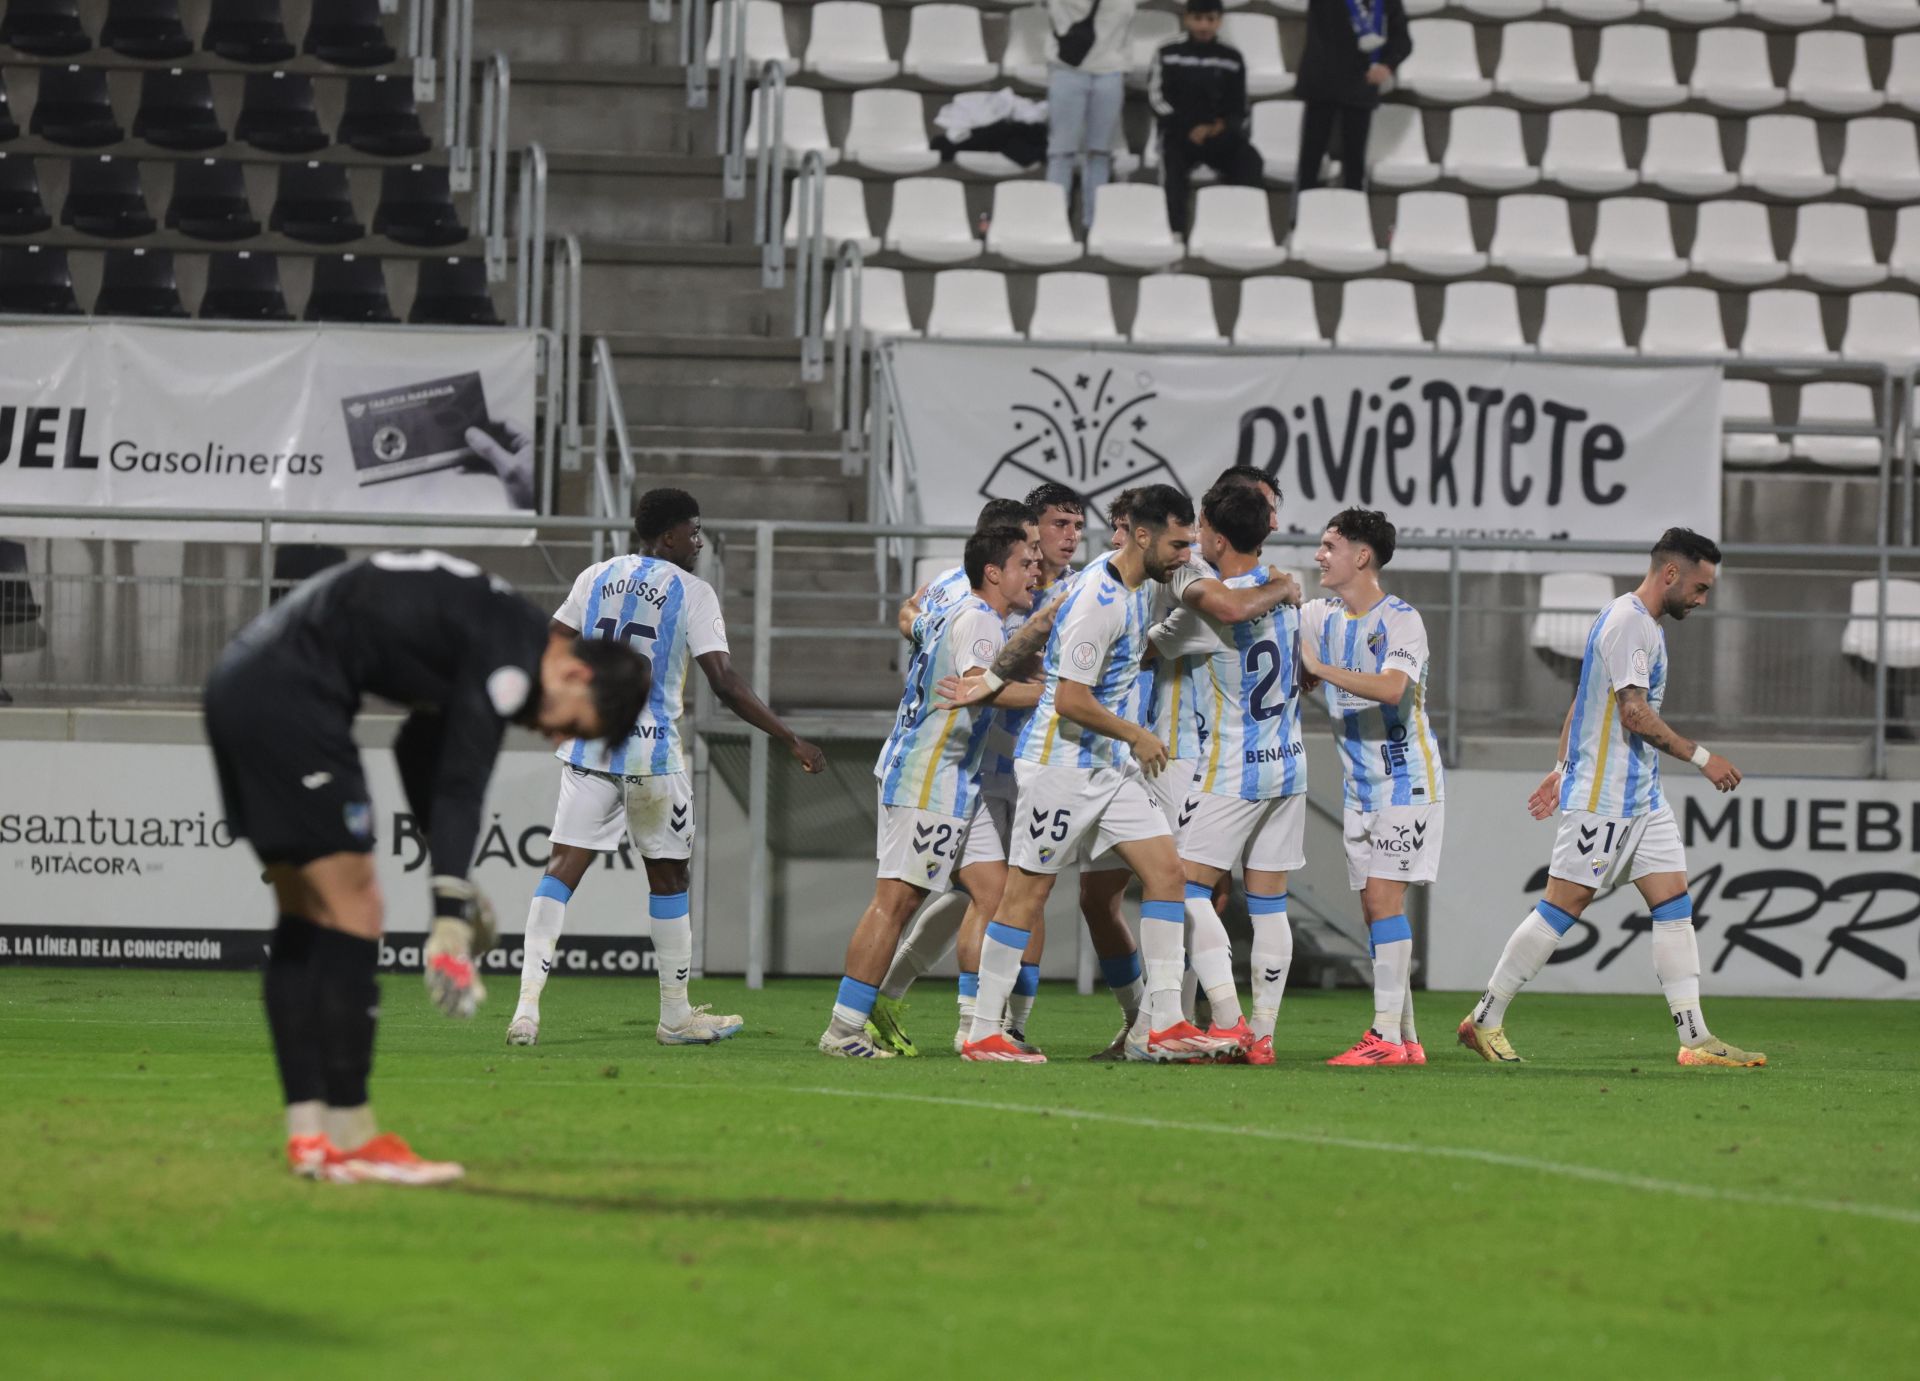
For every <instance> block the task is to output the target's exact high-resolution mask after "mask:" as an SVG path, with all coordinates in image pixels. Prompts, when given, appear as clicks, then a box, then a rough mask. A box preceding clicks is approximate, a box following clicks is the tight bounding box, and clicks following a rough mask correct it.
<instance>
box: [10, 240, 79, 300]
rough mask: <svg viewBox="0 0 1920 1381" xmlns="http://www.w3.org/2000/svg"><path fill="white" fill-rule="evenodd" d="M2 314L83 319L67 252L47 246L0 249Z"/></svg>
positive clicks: (11, 246)
mask: <svg viewBox="0 0 1920 1381" xmlns="http://www.w3.org/2000/svg"><path fill="white" fill-rule="evenodd" d="M0 312H10V313H11V312H18V313H20V314H21V315H23V316H79V315H80V299H79V298H77V297H75V296H74V295H73V272H72V270H71V269H69V268H68V267H67V252H66V251H65V250H64V249H49V248H47V247H45V246H43V245H4V246H0Z"/></svg>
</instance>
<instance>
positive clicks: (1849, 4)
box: [1837, 0, 1920, 29]
mask: <svg viewBox="0 0 1920 1381" xmlns="http://www.w3.org/2000/svg"><path fill="white" fill-rule="evenodd" d="M1837 11H1838V13H1839V15H1840V17H1841V18H1842V19H1851V20H1852V21H1853V22H1854V23H1856V24H1859V25H1861V26H1862V27H1864V28H1868V29H1912V28H1917V27H1920V0H1840V3H1839V5H1838V7H1837Z"/></svg>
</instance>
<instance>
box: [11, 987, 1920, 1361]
mask: <svg viewBox="0 0 1920 1381" xmlns="http://www.w3.org/2000/svg"><path fill="white" fill-rule="evenodd" d="M256 983H257V980H256V979H255V978H254V977H252V976H251V975H241V974H163V973H135V972H98V971H92V972H80V971H73V970H37V971H26V970H17V969H15V970H0V1375H4V1376H5V1377H7V1378H8V1379H9V1381H18V1378H26V1377H59V1378H75V1377H114V1378H151V1377H194V1378H210V1377H221V1378H224V1377H249V1378H250V1377H268V1378H275V1379H276V1381H278V1379H280V1378H296V1377H325V1378H340V1377H360V1376H365V1377H387V1376H400V1377H421V1376H428V1375H431V1376H436V1377H454V1378H482V1377H511V1378H569V1379H571V1378H585V1377H642V1376H645V1377H665V1378H673V1381H682V1378H704V1377H729V1378H740V1377H780V1378H789V1379H799V1381H804V1379H805V1378H813V1377H826V1376H832V1377H835V1378H837V1379H838V1381H845V1378H857V1377H867V1376H885V1377H889V1378H896V1379H898V1381H907V1379H908V1378H920V1377H948V1376H954V1377H959V1376H965V1377H967V1378H969V1379H970V1381H986V1379H987V1378H992V1377H994V1376H996V1375H1009V1376H1014V1377H1019V1378H1023V1379H1025V1378H1031V1379H1032V1381H1043V1379H1044V1378H1055V1377H1100V1378H1109V1377H1143V1378H1153V1379H1154V1381H1173V1379H1174V1378H1178V1377H1183V1376H1201V1377H1205V1378H1208V1381H1223V1378H1227V1377H1237V1376H1245V1377H1260V1376H1279V1377H1289V1378H1304V1379H1307V1381H1317V1379H1318V1378H1343V1377H1364V1378H1369V1381H1371V1379H1372V1378H1378V1377H1382V1376H1387V1377H1393V1378H1396V1381H1424V1379H1425V1378H1429V1377H1432V1378H1450V1377H1472V1378H1476V1381H1484V1379H1485V1378H1498V1379H1499V1381H1508V1379H1509V1378H1566V1377H1607V1378H1630V1377H1637V1376H1656V1375H1658V1376H1673V1377H1678V1378H1683V1381H1702V1379H1703V1378H1717V1377H1728V1378H1741V1381H1759V1379H1760V1378H1769V1377H1780V1378H1790V1379H1791V1381H1802V1379H1803V1378H1827V1377H1846V1378H1864V1377H1894V1376H1912V1375H1914V1374H1915V1367H1916V1362H1915V1358H1916V1356H1920V1315H1917V1314H1916V1311H1915V1309H1914V1307H1913V1303H1912V1300H1913V1294H1914V1290H1915V1286H1916V1285H1917V1284H1920V1150H1917V1149H1916V1145H1915V1136H1914V1133H1915V1128H1916V1122H1920V1008H1917V1007H1916V1004H1913V1003H1879V1004H1869V1003H1837V1002H1811V1001H1801V1002H1793V1001H1755V1000H1745V1001H1742V1000H1734V999H1725V998H1714V997H1713V996H1712V995H1711V980H1709V996H1708V1000H1707V1012H1708V1015H1709V1017H1710V1018H1711V1020H1712V1021H1713V1022H1714V1024H1715V1026H1716V1028H1719V1029H1722V1030H1724V1032H1725V1033H1726V1034H1727V1035H1728V1036H1729V1037H1730V1038H1731V1039H1734V1040H1736V1041H1739V1042H1740V1043H1742V1044H1746V1045H1751V1046H1757V1047H1760V1048H1763V1049H1765V1050H1767V1051H1768V1052H1769V1055H1770V1056H1771V1058H1772V1061H1773V1064H1772V1067H1771V1068H1769V1069H1766V1070H1761V1071H1735V1070H1684V1069H1679V1068H1677V1067H1675V1065H1674V1063H1673V1052H1674V1046H1673V1044H1672V1041H1671V1037H1670V1036H1669V1035H1668V1033H1667V1030H1666V1025H1667V1023H1666V1013H1665V1011H1664V1009H1663V1007H1662V1004H1661V1002H1660V999H1659V998H1658V996H1657V995H1655V994H1653V993H1649V994H1648V995H1646V996H1644V997H1636V998H1573V997H1555V996H1544V995H1542V996H1522V998H1521V999H1520V1000H1519V1002H1517V1003H1516V1004H1515V1007H1514V1012H1513V1014H1512V1021H1511V1025H1510V1031H1511V1033H1512V1035H1513V1037H1514V1040H1515V1043H1516V1044H1517V1045H1518V1046H1519V1048H1520V1050H1521V1053H1522V1054H1525V1055H1528V1056H1530V1057H1531V1062H1530V1063H1529V1064H1527V1065H1526V1066H1524V1067H1521V1068H1494V1067H1490V1066H1487V1065H1484V1064H1481V1063H1480V1062H1479V1061H1478V1060H1475V1059H1473V1058H1472V1057H1471V1056H1469V1055H1468V1054H1467V1053H1466V1052H1465V1051H1462V1050H1460V1049H1459V1048H1458V1047H1457V1046H1455V1045H1454V1044H1453V1040H1452V1032H1453V1027H1454V1025H1455V1023H1456V1022H1457V1021H1458V1020H1459V1018H1460V1016H1461V1015H1462V1013H1463V1012H1464V1011H1465V1009H1466V1007H1467V1005H1468V1002H1467V999H1466V998H1465V997H1464V996H1461V995H1458V994H1432V993H1422V994H1419V995H1418V996H1419V1002H1420V1008H1421V1012H1422V1022H1421V1026H1422V1034H1423V1035H1424V1036H1425V1038H1426V1041H1427V1044H1428V1048H1429V1051H1430V1054H1431V1056H1432V1059H1433V1063H1432V1064H1430V1065H1429V1066H1428V1067H1426V1068H1425V1069H1393V1070H1329V1069H1325V1068H1323V1067H1321V1066H1320V1064H1319V1061H1320V1060H1321V1059H1323V1058H1324V1057H1325V1056H1327V1055H1329V1054H1332V1053H1334V1052H1335V1051H1337V1050H1339V1049H1341V1048H1343V1047H1344V1046H1345V1045H1346V1044H1347V1043H1348V1042H1349V1041H1351V1040H1352V1038H1353V1037H1355V1036H1356V1035H1358V1034H1359V1032H1360V1029H1361V1027H1362V1025H1363V1023H1364V1021H1365V1019H1366V1016H1365V1008H1366V1004H1367V999H1366V996H1365V995H1364V994H1362V993H1357V992H1355V993H1329V994H1322V993H1298V994H1294V995H1292V996H1290V997H1289V998H1288V1002H1287V1006H1286V1008H1285V1010H1284V1011H1283V1013H1282V1021H1281V1028H1280V1036H1279V1041H1278V1044H1279V1045H1280V1046H1281V1047H1282V1054H1281V1057H1280V1063H1279V1064H1278V1065H1277V1066H1275V1067H1273V1068H1269V1069H1250V1068H1225V1067H1211V1068H1140V1067H1116V1066H1102V1065H1092V1064H1088V1063H1087V1062H1086V1060H1085V1056H1086V1055H1087V1054H1088V1053H1089V1052H1091V1051H1092V1050H1094V1049H1097V1048H1098V1047H1100V1046H1101V1045H1104V1044H1105V1042H1106V1041H1107V1039H1108V1038H1109V1037H1110V1036H1111V1035H1112V1033H1113V1028H1114V1025H1115V1008H1114V1006H1113V1003H1112V1002H1111V1000H1110V999H1108V998H1107V997H1105V996H1104V995H1102V996H1096V997H1093V998H1080V997H1077V996H1074V995H1072V994H1071V993H1069V992H1067V991H1065V990H1063V989H1060V988H1054V987H1050V988H1048V989H1047V990H1046V991H1045V992H1044V993H1043V994H1042V996H1041V999H1040V1004H1039V1007H1038V1008H1037V1010H1036V1013H1035V1021H1034V1024H1033V1032H1032V1033H1033V1035H1034V1037H1035V1038H1036V1039H1037V1040H1039V1041H1041V1042H1042V1043H1043V1044H1044V1045H1045V1046H1046V1047H1047V1048H1048V1049H1049V1050H1050V1051H1051V1052H1052V1054H1053V1055H1054V1061H1053V1063H1051V1064H1049V1065H1047V1066H1046V1067H1044V1068H1025V1067H1014V1066H984V1067H976V1066H968V1065H962V1064H960V1063H959V1062H958V1061H956V1060H955V1059H953V1058H952V1057H951V1056H950V1055H948V1054H945V1053H944V1050H945V1041H946V1039H947V1038H948V1036H949V1035H950V1032H951V1012H952V1005H951V999H950V997H949V988H948V985H946V984H931V985H928V986H926V987H925V988H923V990H922V992H921V995H920V1001H919V1002H918V1003H916V1004H915V1007H914V1010H913V1011H912V1013H911V1014H910V1024H911V1026H912V1029H914V1031H915V1033H916V1035H918V1036H920V1037H921V1038H922V1039H924V1041H925V1043H926V1045H927V1046H928V1047H930V1048H932V1049H933V1050H934V1051H938V1052H941V1053H937V1054H930V1055H929V1057H927V1058H923V1059H920V1060H918V1061H913V1062H908V1061H904V1060H898V1061H894V1062H891V1063H889V1064H881V1065H865V1064H861V1065H850V1064H847V1063H842V1062H839V1061H830V1060H827V1059H825V1058H823V1057H821V1056H820V1055H818V1054H816V1053H815V1052H814V1050H813V1048H812V1042H813V1040H814V1038H815V1037H816V1036H817V1034H818V1032H819V1030H820V1028H821V1027H822V1025H823V1024H824V1021H825V1016H826V1010H827V1006H828V1004H829V1002H830V1000H831V997H830V995H831V991H832V987H831V985H830V984H828V983H825V982H813V981H806V982H802V981H790V982H782V983H778V984H776V985H775V986H773V987H771V988H769V989H768V990H767V991H765V992H759V993H749V992H746V991H744V990H743V989H742V988H741V986H740V985H739V984H737V983H733V982H720V981H713V982H705V983H699V984H697V985H696V988H695V994H696V999H697V1000H700V1001H712V1002H715V1003H717V1004H718V1006H719V1008H720V1009H721V1010H739V1011H741V1012H743V1013H745V1014H746V1016H747V1018H748V1020H747V1027H746V1030H745V1031H744V1032H743V1033H742V1034H741V1036H740V1037H738V1038H737V1039H735V1040H734V1041H732V1042H730V1043H728V1044H726V1045H724V1046H721V1047H717V1048H714V1049H710V1050H701V1049H675V1050H668V1049H662V1048H661V1047H659V1046H657V1045H655V1044H654V1042H653V1038H652V1037H653V1032H652V1027H653V1021H654V1013H655V1002H656V1000H655V993H654V989H653V986H652V984H651V983H649V982H645V981H637V980H619V979H593V978H570V979H562V980H558V981H556V982H555V983H554V984H553V985H552V986H551V987H550V988H549V989H548V991H547V997H546V1001H545V1004H544V1007H545V1011H544V1017H545V1030H544V1032H543V1043H542V1044H541V1045H540V1046H539V1047H537V1048H535V1049H532V1050H514V1049H509V1048H507V1047H506V1046H505V1045H504V1044H503V1041H502V1036H503V1032H504V1029H505V1026H506V1021H507V1017H508V1016H509V1014H510V1011H511V1006H512V991H511V990H512V983H511V979H502V980H501V981H499V982H498V983H497V985H496V989H495V993H494V1000H493V1002H492V1004H491V1005H490V1006H489V1007H488V1008H487V1009H486V1011H485V1014H484V1016H483V1018H482V1019H481V1020H480V1021H478V1022H476V1023H474V1024H472V1025H464V1026H461V1025H454V1024H452V1023H450V1022H447V1021H445V1020H443V1019H442V1018H440V1017H439V1016H437V1015H436V1014H434V1013H433V1012H431V1011H430V1010H429V1008H428V1006H427V1004H426V1000H425V997H424V995H423V994H422V992H421V990H420V987H419V984H418V981H417V980H416V979H414V978H410V977H388V978H386V979H384V980H383V984H384V989H385V998H384V1002H385V1015H384V1017H383V1020H382V1024H381V1031H380V1050H379V1054H378V1058H377V1063H376V1068H375V1081H374V1089H375V1106H376V1108H377V1109H378V1110H379V1112H380V1114H381V1117H382V1121H383V1123H384V1124H385V1125H387V1126H389V1127H391V1128H392V1129H394V1130H396V1131H399V1132H401V1133H402V1134H403V1135H406V1136H408V1137H409V1138H411V1139H412V1140H413V1141H414V1143H415V1145H416V1146H417V1147H418V1148H419V1149H420V1150H422V1151H423V1152H424V1153H426V1154H428V1155H435V1156H445V1157H452V1158H458V1159H462V1160H464V1161H465V1162H466V1163H467V1165H468V1168H469V1178H468V1180H467V1182H466V1183H465V1185H464V1186H462V1187H459V1188H455V1189H448V1190H439V1191H427V1190H403V1189H394V1188H387V1187H383V1186H370V1185H366V1186H326V1185H314V1184H308V1183H303V1182H297V1181H295V1180H293V1179H292V1178H291V1177H290V1176H288V1175H287V1174H286V1173H285V1171H284V1169H283V1168H282V1162H281V1136H280V1128H279V1121H278V1109H277V1106H276V1105H277V1097H276V1094H277V1089H276V1085H275V1082H274V1079H273V1074H272V1069H271V1065H270V1062H269V1059H268V1055H267V1047H266V1036H265V1031H264V1026H263V1021H262V1018H261V1015H260V1012H259V1008H258V1004H257V1000H256Z"/></svg>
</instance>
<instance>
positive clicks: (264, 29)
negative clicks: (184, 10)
mask: <svg viewBox="0 0 1920 1381" xmlns="http://www.w3.org/2000/svg"><path fill="white" fill-rule="evenodd" d="M200 46H201V48H202V49H204V50H205V51H207V52H209V53H212V54H214V55H215V56H217V57H222V58H225V59H226V60H227V61H228V62H241V63H246V64H248V65H254V64H258V63H263V62H285V61H287V60H288V59H289V58H291V57H292V56H293V55H294V53H295V52H296V51H297V50H296V49H295V48H294V46H293V44H292V43H291V42H290V41H289V40H288V38H287V26H286V25H285V23H283V22H282V20H281V18H280V0H213V5H212V9H211V11H210V12H209V14H208V17H207V27H206V30H205V31H204V32H203V33H202V34H201V35H200Z"/></svg>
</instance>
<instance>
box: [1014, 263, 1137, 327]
mask: <svg viewBox="0 0 1920 1381" xmlns="http://www.w3.org/2000/svg"><path fill="white" fill-rule="evenodd" d="M1027 339H1028V340H1092V341H1116V340H1119V339H1120V331H1119V328H1118V327H1116V326H1115V325H1114V324H1113V299H1112V297H1111V296H1110V295H1109V293H1108V291H1107V276H1106V274H1104V273H1043V274H1041V275H1040V276H1039V277H1038V278H1036V279H1034V291H1033V319H1032V320H1031V321H1029V322H1028V323H1027Z"/></svg>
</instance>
